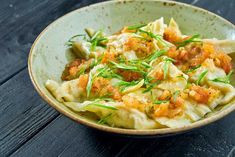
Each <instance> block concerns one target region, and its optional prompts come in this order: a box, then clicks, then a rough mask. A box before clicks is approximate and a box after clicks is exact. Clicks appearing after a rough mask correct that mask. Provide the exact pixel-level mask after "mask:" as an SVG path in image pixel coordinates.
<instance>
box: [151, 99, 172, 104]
mask: <svg viewBox="0 0 235 157" xmlns="http://www.w3.org/2000/svg"><path fill="white" fill-rule="evenodd" d="M163 103H169V100H156V101H155V102H154V104H157V105H159V104H163Z"/></svg>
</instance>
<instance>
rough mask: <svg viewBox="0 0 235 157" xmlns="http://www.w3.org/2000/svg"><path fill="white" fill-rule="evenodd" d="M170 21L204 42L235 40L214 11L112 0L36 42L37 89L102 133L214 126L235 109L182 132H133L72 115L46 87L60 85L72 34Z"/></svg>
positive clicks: (33, 71) (78, 13) (80, 12)
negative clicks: (210, 39)
mask: <svg viewBox="0 0 235 157" xmlns="http://www.w3.org/2000/svg"><path fill="white" fill-rule="evenodd" d="M160 17H164V18H165V22H166V23H168V22H169V19H170V18H171V17H174V19H175V20H176V21H177V22H178V24H179V26H180V29H181V30H182V32H184V33H185V34H196V33H199V34H202V35H203V38H213V37H216V38H218V39H235V26H234V25H233V24H231V23H230V22H228V21H226V20H225V19H223V18H221V17H219V16H218V15H215V14H213V13H211V12H209V11H206V10H203V9H200V8H197V7H194V6H190V5H187V4H183V3H178V2H173V1H154V0H139V1H107V2H103V3H98V4H95V5H90V6H87V7H84V8H81V9H77V10H75V11H72V12H70V13H68V14H66V15H64V16H62V17H61V18H59V19H57V20H56V21H54V22H53V23H52V24H50V25H49V26H48V27H46V28H45V29H44V30H43V32H41V33H40V35H39V36H38V38H37V39H36V40H35V42H34V44H33V46H32V48H31V50H30V54H29V60H28V67H29V74H30V77H31V80H32V82H33V85H34V87H35V88H36V90H37V91H38V93H39V94H40V95H41V97H42V98H43V99H44V100H46V101H47V102H48V104H49V105H51V106H52V107H53V108H55V109H56V110H57V111H59V112H60V113H62V114H64V115H65V116H67V117H69V118H71V119H73V120H74V121H76V122H78V123H81V124H84V125H87V126H90V127H92V128H96V129H99V130H102V131H106V132H111V133H117V134H125V135H138V136H150V135H154V136H155V135H156V136H160V135H171V134H176V133H180V132H184V131H188V130H191V129H194V128H198V127H201V126H204V125H207V124H209V123H212V122H214V121H216V120H218V119H220V118H222V117H224V116H226V115H227V114H229V113H230V112H232V111H233V110H234V109H235V105H231V106H228V107H226V108H223V109H221V110H220V111H218V112H215V113H214V114H212V115H211V116H209V117H208V118H205V119H203V120H200V121H198V122H195V123H193V124H191V125H189V126H185V127H181V128H164V129H151V130H133V129H122V128H113V127H109V126H105V125H100V124H97V122H96V121H94V120H93V119H92V118H91V117H89V116H84V115H81V114H78V113H75V112H73V111H72V110H70V109H69V108H67V107H65V106H64V105H63V104H62V103H59V102H58V101H57V100H56V99H55V98H54V97H53V96H52V95H51V94H50V93H49V92H48V90H47V89H46V88H45V85H44V84H45V82H46V80H47V79H53V80H56V81H59V82H61V80H60V75H61V72H62V71H63V69H64V66H65V64H66V63H68V62H69V61H70V60H71V57H72V56H71V55H70V54H69V52H67V51H66V50H67V47H66V46H65V42H66V41H67V40H68V39H69V38H70V37H71V36H73V35H76V34H80V33H83V32H84V28H86V27H91V28H94V29H103V30H104V32H107V33H110V34H111V33H113V32H116V31H118V30H119V29H120V28H122V27H123V26H126V25H133V24H139V23H142V22H144V23H147V22H150V21H153V20H155V19H158V18H160Z"/></svg>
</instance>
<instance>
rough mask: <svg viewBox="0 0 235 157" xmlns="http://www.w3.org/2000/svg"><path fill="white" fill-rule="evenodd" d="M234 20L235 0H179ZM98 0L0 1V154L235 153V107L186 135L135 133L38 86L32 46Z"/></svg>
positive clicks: (201, 156)
mask: <svg viewBox="0 0 235 157" xmlns="http://www.w3.org/2000/svg"><path fill="white" fill-rule="evenodd" d="M180 1H181V2H186V3H191V4H193V5H196V6H200V7H202V8H205V9H208V10H210V11H212V12H214V13H216V14H219V15H221V16H223V17H224V18H226V19H228V20H229V21H231V22H232V23H235V0H180ZM96 2H99V1H97V0H89V1H88V0H1V1H0V156H9V155H12V156H24V157H26V156H29V157H35V156H84V157H87V156H96V157H99V156H133V157H134V156H148V157H152V156H163V157H171V156H174V157H176V156H186V157H196V156H197V157H223V156H231V157H232V156H233V157H234V156H235V124H234V123H235V112H234V113H232V114H230V115H229V116H227V117H226V118H223V119H222V120H220V121H217V122H215V123H213V124H210V125H208V126H205V127H203V128H200V129H197V130H194V131H192V132H189V133H185V134H182V135H177V136H172V137H165V138H152V139H131V138H124V137H117V136H112V135H108V134H105V133H101V132H99V131H96V130H93V129H90V128H87V127H85V126H82V125H80V124H77V123H75V122H73V121H72V120H70V119H68V118H66V117H64V116H63V115H61V114H59V113H58V112H57V111H55V110H54V109H53V108H51V107H50V106H49V105H47V104H46V102H45V101H43V100H42V99H41V98H40V97H39V95H38V94H37V92H36V91H35V90H34V88H33V86H32V84H31V81H30V79H29V75H28V71H27V70H28V69H27V58H28V53H29V49H30V47H31V45H32V43H33V41H34V40H35V38H36V37H37V35H38V34H39V33H40V32H41V31H42V30H43V29H44V28H45V27H46V26H47V25H48V24H49V23H51V22H52V21H54V20H55V19H57V18H58V17H60V16H62V15H64V14H65V13H68V12H69V11H71V10H74V9H77V8H80V7H83V6H86V5H89V4H92V3H96Z"/></svg>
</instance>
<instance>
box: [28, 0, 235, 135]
mask: <svg viewBox="0 0 235 157" xmlns="http://www.w3.org/2000/svg"><path fill="white" fill-rule="evenodd" d="M133 1H134V0H133ZM133 1H130V0H129V1H125V2H126V3H131V2H133ZM138 1H142V2H146V1H159V2H162V3H166V4H168V5H180V6H182V7H191V8H192V9H195V10H198V11H201V12H204V13H207V14H209V15H210V16H216V18H219V19H220V20H222V21H224V23H226V24H227V25H230V26H232V27H233V28H234V30H235V26H234V25H233V24H232V23H231V22H229V21H227V20H225V19H224V18H222V17H220V16H218V15H216V14H214V13H212V12H210V11H207V10H205V9H202V8H199V7H195V6H191V5H188V4H184V3H180V2H174V1H165V0H138ZM120 2H121V3H123V2H124V1H106V2H101V3H96V4H93V5H89V6H86V7H83V8H80V9H76V10H74V11H71V12H69V13H67V14H65V15H64V16H62V17H60V18H58V19H57V20H59V19H60V20H61V19H62V18H65V17H66V16H68V15H69V14H71V13H74V12H77V11H83V10H85V9H87V8H89V7H96V6H100V5H108V4H110V3H120ZM57 20H55V21H54V22H52V23H51V24H49V25H48V26H47V27H46V28H45V29H44V30H43V31H42V32H41V33H40V34H39V36H38V37H37V38H36V40H35V41H34V43H33V45H32V47H31V49H30V53H29V57H28V71H29V75H30V79H31V81H32V83H33V85H34V87H35V89H36V90H37V92H38V93H39V95H40V96H41V97H42V98H43V99H44V100H45V101H46V102H47V103H49V105H50V106H52V107H53V108H55V109H56V110H57V111H59V112H60V113H62V114H63V115H65V116H67V117H69V118H71V119H72V120H74V121H76V122H79V123H80V124H83V125H86V126H89V127H92V128H95V129H98V130H101V131H105V132H109V133H116V134H123V135H159V136H160V135H170V134H178V133H181V132H186V131H189V130H192V129H195V128H199V127H202V126H204V125H207V124H210V123H212V122H215V121H217V120H219V119H221V118H222V117H224V116H226V115H228V114H229V113H231V112H232V111H234V110H235V105H231V106H229V107H228V108H225V109H224V110H223V111H221V112H219V113H217V114H215V115H212V116H211V117H208V118H206V119H202V120H199V121H197V122H194V123H192V124H190V125H188V126H184V127H179V128H163V129H148V130H134V129H124V128H114V127H109V126H105V125H100V124H97V123H94V122H92V121H90V120H87V119H85V118H79V117H76V116H74V115H73V114H72V113H69V112H68V111H65V110H63V109H62V108H59V107H58V106H57V105H56V103H54V102H53V101H52V100H51V98H50V97H49V96H47V95H46V94H45V93H43V91H42V89H41V87H40V86H39V84H38V83H37V82H36V80H35V76H34V75H33V71H32V66H33V63H32V61H33V50H34V47H35V45H36V44H37V42H38V40H39V39H40V37H41V36H42V35H43V34H44V32H45V31H46V30H47V29H48V27H50V26H51V25H52V24H53V23H55V22H56V21H57Z"/></svg>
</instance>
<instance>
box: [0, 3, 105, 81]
mask: <svg viewBox="0 0 235 157" xmlns="http://www.w3.org/2000/svg"><path fill="white" fill-rule="evenodd" d="M100 1H101V0H100ZM94 2H99V1H95V0H89V1H88V0H81V1H77V0H69V1H67V0H59V1H52V0H51V1H49V0H41V1H37V0H30V1H18V0H10V1H8V0H3V1H1V4H0V17H1V18H0V54H1V57H0V63H1V66H0V85H1V84H2V83H3V82H5V81H7V80H8V79H9V78H11V77H12V76H14V75H15V74H16V73H18V72H19V71H20V70H22V69H24V68H25V67H26V66H27V58H28V52H29V50H30V47H31V45H32V43H33V41H34V40H35V38H36V37H37V35H38V34H39V33H40V32H41V31H42V30H43V29H44V28H45V27H46V26H47V25H48V24H49V23H51V22H52V21H54V20H55V19H57V18H58V17H60V16H62V15H64V14H65V13H67V12H69V11H71V10H74V9H75V8H79V7H82V6H85V5H89V4H91V3H94Z"/></svg>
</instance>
